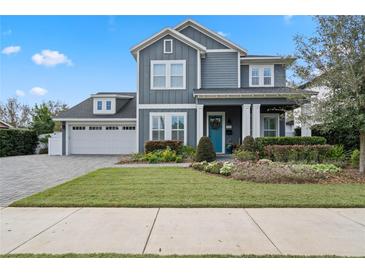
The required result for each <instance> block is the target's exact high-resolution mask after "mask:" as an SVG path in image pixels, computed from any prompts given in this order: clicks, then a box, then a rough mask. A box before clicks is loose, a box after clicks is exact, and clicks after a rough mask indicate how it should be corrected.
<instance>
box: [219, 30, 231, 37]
mask: <svg viewBox="0 0 365 274" xmlns="http://www.w3.org/2000/svg"><path fill="white" fill-rule="evenodd" d="M217 33H218V34H219V35H220V36H223V37H227V36H229V33H227V32H223V31H218V32H217Z"/></svg>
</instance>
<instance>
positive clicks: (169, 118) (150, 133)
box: [149, 112, 188, 145]
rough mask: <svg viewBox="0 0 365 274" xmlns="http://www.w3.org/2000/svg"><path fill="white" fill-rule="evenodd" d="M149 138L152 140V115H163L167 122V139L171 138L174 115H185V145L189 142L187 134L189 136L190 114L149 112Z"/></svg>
mask: <svg viewBox="0 0 365 274" xmlns="http://www.w3.org/2000/svg"><path fill="white" fill-rule="evenodd" d="M149 116H150V117H149V119H150V123H149V140H152V117H154V116H163V117H164V122H165V128H164V132H165V140H171V132H172V123H171V120H172V119H171V118H172V116H183V117H184V145H186V144H187V136H188V119H187V117H188V115H187V112H150V113H149Z"/></svg>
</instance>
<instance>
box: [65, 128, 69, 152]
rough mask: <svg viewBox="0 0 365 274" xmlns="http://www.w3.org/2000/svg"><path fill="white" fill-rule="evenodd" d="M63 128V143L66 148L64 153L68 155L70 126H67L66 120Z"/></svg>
mask: <svg viewBox="0 0 365 274" xmlns="http://www.w3.org/2000/svg"><path fill="white" fill-rule="evenodd" d="M65 129H66V138H65V141H66V144H65V148H66V151H65V154H66V155H69V145H70V140H69V138H70V127H69V124H68V123H67V122H65Z"/></svg>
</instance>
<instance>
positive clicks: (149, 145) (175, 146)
mask: <svg viewBox="0 0 365 274" xmlns="http://www.w3.org/2000/svg"><path fill="white" fill-rule="evenodd" d="M182 144H183V143H182V142H181V141H172V140H166V141H147V142H145V144H144V151H145V153H149V152H153V151H156V150H164V149H166V148H167V147H170V148H171V149H172V150H175V151H178V150H180V149H181V147H182Z"/></svg>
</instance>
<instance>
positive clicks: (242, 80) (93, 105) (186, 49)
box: [55, 20, 313, 155]
mask: <svg viewBox="0 0 365 274" xmlns="http://www.w3.org/2000/svg"><path fill="white" fill-rule="evenodd" d="M131 53H132V55H133V57H134V58H135V60H136V63H137V91H136V92H135V93H123V92H108V93H96V94H93V95H92V96H91V97H90V98H88V99H86V100H85V101H83V102H81V103H80V104H79V105H76V106H75V107H73V108H71V109H70V110H69V111H67V112H65V113H62V114H60V115H59V116H58V117H57V118H55V120H58V121H61V122H62V125H63V127H62V128H63V136H62V146H63V148H62V153H63V154H66V155H68V154H126V153H131V152H137V151H139V152H141V151H143V150H144V143H145V142H146V141H148V140H181V141H183V142H184V143H185V144H186V145H191V146H193V147H195V146H196V145H197V143H198V142H199V139H200V138H201V137H202V136H209V138H210V139H211V140H212V142H213V145H214V149H215V151H216V152H217V153H225V152H226V147H227V145H230V144H239V143H241V142H242V139H243V138H244V137H245V136H248V135H251V136H253V137H258V136H285V115H284V114H285V111H286V110H289V109H293V108H297V107H298V106H299V105H300V102H305V101H306V98H309V97H310V96H311V95H313V92H311V91H306V90H302V89H300V90H298V89H294V88H290V87H287V86H286V67H287V66H288V65H289V64H291V63H292V62H293V61H294V59H293V58H284V57H281V56H268V55H249V54H248V52H247V50H246V49H244V48H242V47H240V46H238V45H236V44H234V43H233V42H231V41H229V40H227V39H226V38H224V37H222V36H220V35H219V34H217V33H216V32H214V31H211V30H209V29H208V28H206V27H204V26H202V25H200V24H198V23H197V22H195V21H193V20H187V21H184V22H183V23H181V24H179V25H177V26H176V27H174V28H165V29H163V30H161V31H160V32H158V33H156V34H155V35H153V36H152V37H149V38H148V39H146V40H144V41H142V42H141V43H139V44H138V45H136V46H134V47H133V48H132V49H131Z"/></svg>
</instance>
